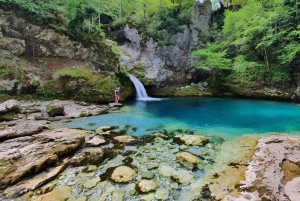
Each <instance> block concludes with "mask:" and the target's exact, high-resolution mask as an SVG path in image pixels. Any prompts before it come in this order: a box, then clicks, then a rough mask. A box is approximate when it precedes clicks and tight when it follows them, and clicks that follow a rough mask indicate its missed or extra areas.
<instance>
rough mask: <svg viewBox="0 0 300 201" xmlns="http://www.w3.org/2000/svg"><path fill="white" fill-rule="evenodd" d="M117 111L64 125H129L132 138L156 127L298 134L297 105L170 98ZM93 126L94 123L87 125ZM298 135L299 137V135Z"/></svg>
mask: <svg viewBox="0 0 300 201" xmlns="http://www.w3.org/2000/svg"><path fill="white" fill-rule="evenodd" d="M124 105H125V106H124V107H122V108H121V110H120V111H116V112H111V113H109V114H105V115H100V116H93V117H85V118H80V119H76V120H74V121H72V122H69V123H67V124H65V125H63V126H69V127H85V128H88V129H94V128H97V127H99V126H105V125H115V126H123V125H132V126H135V127H137V128H138V129H137V131H134V132H132V135H136V136H139V135H145V134H149V133H152V132H153V131H155V129H156V128H160V129H162V128H163V129H167V130H175V129H183V130H186V129H190V130H193V131H194V133H195V134H199V135H218V136H222V137H223V138H225V139H232V138H234V137H236V136H240V135H242V134H265V133H274V132H276V133H290V134H295V135H298V133H300V106H298V105H297V104H295V103H286V102H277V101H262V100H246V99H232V98H171V99H163V100H161V101H133V102H128V103H124ZM90 123H93V124H90ZM299 135H300V134H299Z"/></svg>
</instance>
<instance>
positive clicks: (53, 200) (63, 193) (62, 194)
mask: <svg viewBox="0 0 300 201" xmlns="http://www.w3.org/2000/svg"><path fill="white" fill-rule="evenodd" d="M71 194H72V188H71V187H69V186H65V187H61V188H57V189H54V190H53V191H51V192H49V193H47V194H45V195H42V196H40V197H38V198H35V199H33V201H58V200H67V199H68V198H69V197H70V196H71Z"/></svg>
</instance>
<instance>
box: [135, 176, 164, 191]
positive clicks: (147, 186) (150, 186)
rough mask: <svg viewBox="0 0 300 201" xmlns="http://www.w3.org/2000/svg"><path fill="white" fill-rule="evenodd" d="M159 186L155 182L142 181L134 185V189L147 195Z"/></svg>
mask: <svg viewBox="0 0 300 201" xmlns="http://www.w3.org/2000/svg"><path fill="white" fill-rule="evenodd" d="M159 186H160V184H159V183H157V182H155V181H152V180H146V179H143V180H141V181H139V182H138V183H137V184H136V189H137V191H138V192H140V193H149V192H151V191H154V190H155V189H157V188H158V187H159Z"/></svg>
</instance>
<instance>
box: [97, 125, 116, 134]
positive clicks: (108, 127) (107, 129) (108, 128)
mask: <svg viewBox="0 0 300 201" xmlns="http://www.w3.org/2000/svg"><path fill="white" fill-rule="evenodd" d="M116 128H118V127H117V126H100V127H98V128H96V129H95V131H96V132H97V133H100V132H106V131H110V130H114V129H116Z"/></svg>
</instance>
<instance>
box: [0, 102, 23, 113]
mask: <svg viewBox="0 0 300 201" xmlns="http://www.w3.org/2000/svg"><path fill="white" fill-rule="evenodd" d="M21 109H22V107H21V104H20V102H19V101H17V100H14V99H11V100H8V101H5V102H4V103H1V104H0V115H3V114H5V113H8V112H20V111H21Z"/></svg>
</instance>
